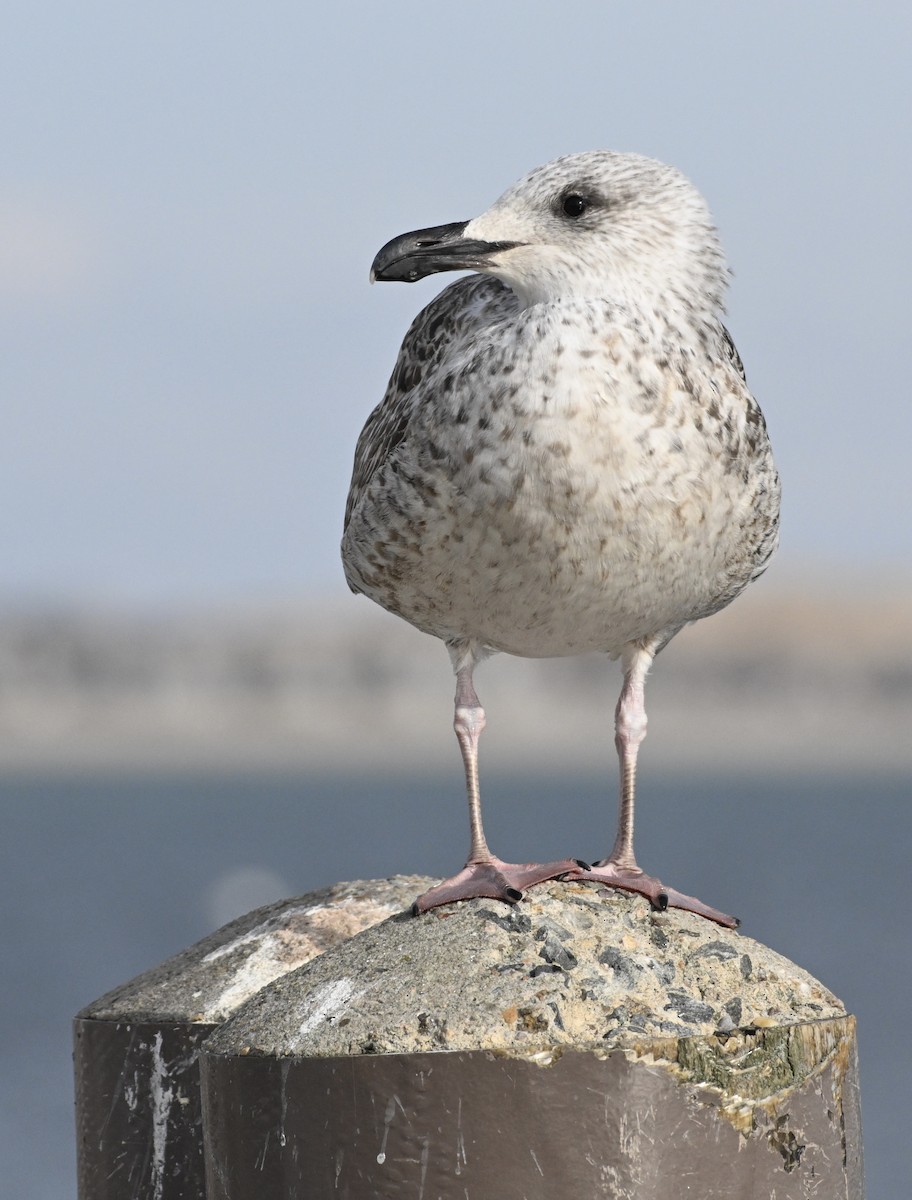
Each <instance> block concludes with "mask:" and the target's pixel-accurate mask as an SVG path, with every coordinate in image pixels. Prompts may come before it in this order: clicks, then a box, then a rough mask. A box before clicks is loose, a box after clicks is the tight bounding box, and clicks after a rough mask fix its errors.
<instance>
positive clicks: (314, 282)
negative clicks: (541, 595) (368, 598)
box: [0, 0, 912, 605]
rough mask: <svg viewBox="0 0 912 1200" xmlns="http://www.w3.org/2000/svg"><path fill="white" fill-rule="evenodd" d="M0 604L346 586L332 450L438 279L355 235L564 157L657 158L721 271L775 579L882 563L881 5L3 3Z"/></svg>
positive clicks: (908, 430)
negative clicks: (600, 151)
mask: <svg viewBox="0 0 912 1200" xmlns="http://www.w3.org/2000/svg"><path fill="white" fill-rule="evenodd" d="M4 25H5V34H4V38H3V44H2V46H0V129H2V137H0V144H2V145H3V147H4V150H3V161H2V163H0V394H2V396H3V411H4V422H3V424H4V435H3V437H2V438H0V603H19V602H23V601H30V600H35V601H41V602H45V603H46V602H55V601H61V602H66V601H68V600H71V599H87V600H97V601H103V602H113V603H124V602H127V603H137V604H144V605H156V604H173V603H181V602H185V601H200V600H202V601H209V600H228V601H231V600H248V599H256V598H267V597H268V598H276V597H286V596H300V595H305V594H307V593H311V592H313V593H319V594H322V595H328V596H338V597H339V598H340V600H341V598H342V597H343V596H346V595H347V592H346V590H345V585H344V582H343V580H342V576H341V570H340V567H339V565H338V556H337V544H338V537H339V532H340V524H341V514H342V508H343V505H344V498H345V492H346V489H347V485H348V477H349V472H350V467H351V457H352V451H353V446H354V441H355V438H356V436H357V433H358V430H359V429H360V427H361V424H362V423H363V420H364V418H365V417H366V416H367V413H368V412H369V410H370V409H371V408H372V407H373V405H374V404H375V403H376V402H377V401H378V400H379V398H380V396H381V394H382V391H383V388H384V386H385V382H386V379H387V376H388V374H389V371H390V369H391V366H392V362H393V359H394V356H395V352H396V350H397V348H398V345H399V341H400V339H401V337H402V334H403V332H404V330H405V328H406V326H407V324H408V322H409V321H410V319H411V317H412V316H413V315H414V313H415V312H416V311H417V310H418V309H419V307H421V306H422V305H423V304H424V303H426V302H427V301H428V300H429V299H430V298H431V297H432V296H433V295H434V294H435V292H436V291H437V290H438V289H439V286H440V283H441V281H440V280H434V279H430V280H426V281H424V282H422V283H421V284H418V285H415V286H414V287H404V286H394V285H389V286H377V287H374V288H370V287H369V286H368V283H367V273H368V268H369V265H370V262H371V259H372V257H373V255H374V253H375V251H376V250H377V249H378V248H379V247H380V245H381V244H382V243H383V242H385V241H386V240H387V239H388V238H390V237H391V236H393V235H394V234H397V233H400V232H402V231H404V230H407V229H411V228H415V227H418V226H422V225H429V224H436V223H439V222H443V221H449V220H457V219H465V218H467V217H470V216H472V215H474V214H476V213H478V212H480V211H482V209H484V208H485V207H486V206H487V205H488V204H489V203H490V202H491V201H492V200H493V199H494V198H495V197H496V196H497V195H499V194H500V192H501V191H503V190H504V188H505V187H506V186H507V185H508V184H510V183H512V182H513V181H514V180H515V179H516V178H518V177H519V176H520V175H522V174H523V173H524V172H525V171H527V170H528V169H530V168H531V167H533V166H536V165H538V164H539V163H542V162H545V161H547V160H548V159H550V158H553V157H555V156H556V155H558V154H562V153H567V152H571V151H577V150H584V149H591V148H596V147H610V148H615V149H625V150H638V151H641V152H644V153H647V154H652V155H655V156H656V157H659V158H664V159H666V160H667V161H670V162H673V163H674V164H675V165H676V166H678V167H680V168H681V169H682V170H684V172H685V173H686V174H688V175H689V176H690V177H691V178H692V179H693V180H694V181H695V182H696V183H697V184H698V186H699V187H700V188H701V190H702V191H703V192H704V193H705V194H706V196H707V197H708V199H709V202H710V205H711V207H712V209H713V211H714V213H715V215H716V219H717V221H718V224H719V226H720V229H721V232H722V237H723V242H724V245H725V247H726V250H727V253H728V256H729V259H730V261H731V264H732V266H733V268H734V271H735V279H734V283H733V288H732V292H731V296H730V305H729V309H730V319H729V325H730V327H731V329H732V332H733V334H734V336H735V339H736V341H737V344H738V346H739V349H740V350H741V354H742V356H743V358H744V360H745V364H746V367H747V372H748V378H749V380H750V382H751V384H752V386H753V389H754V391H755V392H756V394H757V396H758V398H759V399H760V402H761V404H762V406H763V408H764V411H765V412H766V415H767V419H768V421H769V425H770V429H771V433H772V435H773V439H774V445H775V448H776V452H777V458H778V460H779V464H780V469H781V471H782V474H783V478H784V488H785V492H784V504H785V508H784V525H783V546H782V550H781V554H780V561H779V564H778V569H779V570H780V571H781V572H783V573H785V572H788V571H790V570H806V569H808V568H814V567H816V566H826V567H833V566H835V567H837V568H840V569H842V568H845V569H848V570H850V571H852V572H853V573H865V572H870V571H875V570H880V569H882V568H885V567H888V568H893V569H897V568H899V569H904V568H906V567H907V565H908V563H909V561H910V557H912V521H910V519H909V510H910V499H912V486H910V470H909V462H908V459H909V446H910V443H912V437H910V435H912V419H910V407H912V406H910V401H909V397H908V394H907V393H908V385H907V377H906V372H905V366H906V357H907V353H908V350H907V345H908V336H907V334H906V325H907V322H908V308H909V286H908V273H909V263H910V258H912V255H910V234H909V224H910V219H909V213H910V211H912V187H910V182H912V178H910V177H912V168H910V155H909V146H910V136H909V135H910V112H912V104H910V99H912V97H910V92H912V88H910V84H909V69H908V63H909V57H910V50H912V38H910V32H912V17H910V10H909V9H908V7H906V6H903V5H901V4H898V3H897V4H878V3H873V4H865V5H862V4H860V3H858V4H844V3H822V2H819V3H813V2H811V3H805V4H795V3H780V2H773V3H765V4H764V5H762V6H758V5H755V4H747V3H742V2H740V0H738V2H736V3H731V2H729V3H725V2H722V0H719V2H713V3H705V2H701V0H695V2H689V3H687V4H679V5H671V4H658V3H647V4H643V3H639V4H636V3H633V2H627V3H610V2H604V0H602V2H600V3H591V2H589V0H582V2H580V3H577V4H574V5H556V4H553V3H547V4H546V3H537V2H526V3H522V4H520V3H509V4H508V3H487V4H482V3H476V2H475V0H467V2H464V3H461V4H460V5H459V6H458V7H457V8H455V9H454V8H453V7H452V6H431V5H427V4H424V5H419V4H412V3H396V2H395V0H394V2H390V3H386V4H384V5H382V6H381V5H366V4H364V5H351V4H349V5H340V6H336V7H334V8H330V7H328V6H319V7H318V6H304V5H301V4H300V3H295V4H292V3H286V2H285V0H278V2H274V3H266V4H263V5H261V6H258V7H256V8H255V9H254V8H253V6H239V5H234V4H230V3H226V2H225V0H222V2H221V3H212V2H208V0H202V2H195V3H193V4H190V5H188V4H186V3H183V4H176V3H171V2H165V3H159V4H157V5H154V6H152V5H148V4H144V5H139V4H135V3H124V2H123V0H120V2H119V3H98V2H92V0H83V2H82V3H80V4H78V5H77V4H66V3H62V2H59V3H57V4H53V5H52V4H41V3H31V4H25V3H23V2H22V0H17V2H14V3H13V4H12V6H11V9H10V10H9V11H8V15H7V17H6V19H5V22H4Z"/></svg>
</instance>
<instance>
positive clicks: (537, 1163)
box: [529, 1148, 545, 1179]
mask: <svg viewBox="0 0 912 1200" xmlns="http://www.w3.org/2000/svg"><path fill="white" fill-rule="evenodd" d="M529 1153H530V1154H531V1155H532V1161H533V1162H534V1163H535V1166H536V1167H537V1168H538V1173H539V1175H541V1177H542V1179H544V1177H545V1173H544V1171H543V1170H542V1169H541V1163H540V1162H539V1161H538V1159H537V1158H536V1157H535V1151H534V1150H532V1149H531V1148H530V1149H529Z"/></svg>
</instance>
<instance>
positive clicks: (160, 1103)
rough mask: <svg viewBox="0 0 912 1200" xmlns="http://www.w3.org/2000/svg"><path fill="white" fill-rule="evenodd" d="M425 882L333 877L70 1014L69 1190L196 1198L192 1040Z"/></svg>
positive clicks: (88, 1197) (159, 1199)
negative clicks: (72, 1147)
mask: <svg viewBox="0 0 912 1200" xmlns="http://www.w3.org/2000/svg"><path fill="white" fill-rule="evenodd" d="M432 882H433V881H432V880H429V879H427V878H425V877H423V876H422V877H417V876H397V877H395V878H393V879H388V880H371V881H368V882H358V883H341V884H336V885H335V886H333V887H331V888H325V889H323V890H321V891H316V892H311V893H309V894H308V895H304V896H299V897H297V898H296V899H293V900H283V901H280V902H279V903H276V904H272V905H269V906H267V907H265V908H259V909H257V910H255V911H254V912H251V913H248V914H247V915H246V916H244V917H241V918H239V919H238V920H236V921H232V922H231V923H230V924H229V925H226V926H224V928H222V929H220V930H218V932H217V933H214V934H212V935H211V936H210V937H207V938H205V939H204V940H203V941H201V942H198V943H197V944H196V945H195V946H191V947H190V948H189V949H188V950H185V951H183V952H182V953H181V954H178V955H176V956H175V957H174V958H171V959H169V960H168V961H167V962H164V963H162V964H161V965H160V966H158V967H155V968H153V969H152V970H150V971H146V972H144V973H143V974H142V975H139V976H137V977H136V978H135V979H133V980H131V981H130V982H129V983H125V984H123V985H122V986H121V987H119V988H115V989H114V991H112V992H108V993H107V994H106V995H104V996H102V997H101V998H100V999H99V1000H96V1001H95V1002H94V1003H93V1004H90V1005H88V1006H87V1007H86V1008H84V1009H83V1010H82V1012H80V1013H79V1015H78V1016H77V1017H76V1019H75V1022H74V1039H75V1071H76V1124H77V1157H78V1170H79V1198H80V1200H203V1198H204V1197H205V1195H206V1189H205V1178H204V1167H203V1162H204V1158H203V1131H202V1125H201V1104H200V1087H199V1064H198V1053H199V1048H200V1046H201V1045H202V1044H203V1042H204V1041H205V1039H206V1038H207V1037H208V1036H209V1035H210V1034H211V1033H212V1031H213V1030H214V1029H217V1028H218V1026H219V1025H220V1024H221V1023H222V1022H223V1021H225V1020H226V1019H227V1018H228V1017H229V1016H231V1014H232V1013H233V1012H235V1011H236V1010H237V1009H238V1008H239V1007H240V1006H241V1005H242V1004H243V1003H244V1002H245V1001H246V1000H248V999H249V998H250V997H251V996H252V995H254V994H255V993H256V992H257V991H258V989H260V988H261V987H263V986H265V985H266V984H268V983H269V982H271V981H272V980H273V979H276V978H278V977H279V976H281V975H283V974H284V973H286V972H287V971H291V970H293V969H295V968H296V967H299V966H301V965H302V964H303V963H306V962H309V961H310V960H311V959H312V958H314V957H316V956H317V955H319V954H322V953H323V951H324V950H326V949H327V948H328V947H330V946H333V945H335V944H336V943H338V942H339V941H343V940H344V939H345V938H348V937H351V936H352V934H355V933H358V932H359V931H360V930H362V929H365V928H367V927H368V926H370V925H372V924H375V923H376V922H378V921H382V920H384V919H385V918H386V917H388V916H389V915H390V914H391V913H394V912H398V911H400V910H401V909H402V908H403V907H405V906H407V905H408V904H409V903H410V902H411V900H412V898H413V897H414V895H415V893H416V891H421V890H423V889H425V888H427V887H428V886H429V885H430V884H431V883H432Z"/></svg>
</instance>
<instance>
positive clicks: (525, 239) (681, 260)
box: [371, 150, 727, 316]
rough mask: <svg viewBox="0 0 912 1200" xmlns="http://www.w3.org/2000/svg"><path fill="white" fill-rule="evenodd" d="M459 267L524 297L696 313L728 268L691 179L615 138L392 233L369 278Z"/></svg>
mask: <svg viewBox="0 0 912 1200" xmlns="http://www.w3.org/2000/svg"><path fill="white" fill-rule="evenodd" d="M461 270H473V271H483V272H485V273H486V274H489V275H494V276H496V277H497V278H498V279H500V280H502V281H503V282H504V283H505V284H507V286H508V287H510V288H512V289H513V291H514V292H516V294H517V296H518V297H519V298H520V300H521V302H522V303H523V305H525V306H528V305H530V304H538V303H542V302H544V303H547V302H549V301H556V300H561V299H591V298H601V299H613V300H617V301H619V302H623V303H632V304H636V305H643V304H644V303H655V304H665V305H667V304H673V305H675V306H676V307H678V306H684V307H685V308H686V309H688V310H689V311H690V312H691V314H692V315H693V316H702V315H710V314H715V313H718V312H719V310H720V309H721V306H722V297H723V294H724V291H725V285H726V280H727V270H726V267H725V260H724V258H723V255H722V250H721V247H720V245H719V240H718V237H717V235H716V231H715V228H714V226H713V222H712V218H711V216H710V214H709V210H708V209H707V206H706V202H705V201H704V200H703V197H702V196H701V195H700V193H699V192H698V191H697V189H696V188H695V187H694V186H693V184H691V183H690V182H689V181H688V180H687V179H686V178H685V177H684V176H683V175H682V174H681V173H680V172H679V171H676V170H675V169H674V168H673V167H669V166H666V165H665V164H664V163H660V162H657V161H656V160H655V159H651V158H644V157H643V156H642V155H639V154H618V153H614V152H612V151H608V150H593V151H590V152H588V153H585V154H571V155H567V156H566V157H564V158H558V159H555V160H554V162H550V163H547V164H546V165H545V166H543V167H538V168H537V169H536V170H534V171H531V172H530V173H529V174H528V175H526V176H525V178H523V179H521V180H520V181H519V182H518V183H515V184H514V185H513V186H512V187H511V188H509V189H508V190H507V191H506V192H504V194H503V195H502V196H501V197H500V199H499V200H497V201H495V203H494V204H492V205H491V207H490V208H489V209H488V210H487V211H486V212H484V213H482V214H481V216H479V217H475V218H474V219H473V220H471V221H463V222H457V223H455V224H452V225H438V226H435V227H433V228H431V229H421V230H417V231H416V232H414V233H407V234H403V235H402V236H401V237H398V238H394V239H393V241H391V242H388V243H387V244H386V245H385V246H384V247H383V249H382V250H381V251H380V253H379V254H378V255H377V257H376V258H375V260H374V265H373V268H372V271H371V278H372V279H381V280H383V279H396V280H405V281H408V282H411V281H413V280H415V279H421V278H423V277H424V276H425V275H430V274H432V273H433V272H437V271H461Z"/></svg>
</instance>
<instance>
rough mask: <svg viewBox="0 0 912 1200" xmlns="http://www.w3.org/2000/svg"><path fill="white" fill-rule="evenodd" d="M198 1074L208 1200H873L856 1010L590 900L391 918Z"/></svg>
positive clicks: (335, 951) (463, 907)
mask: <svg viewBox="0 0 912 1200" xmlns="http://www.w3.org/2000/svg"><path fill="white" fill-rule="evenodd" d="M201 1070H202V1094H203V1118H204V1126H205V1155H206V1172H207V1181H208V1197H209V1200H251V1198H253V1197H256V1198H257V1200H291V1198H292V1197H294V1198H295V1200H301V1198H304V1197H314V1198H322V1197H327V1198H328V1197H337V1196H338V1197H340V1198H341V1200H373V1198H375V1197H383V1198H384V1200H398V1198H400V1197H402V1198H403V1200H404V1198H405V1197H416V1196H422V1197H425V1198H426V1200H438V1198H442V1200H462V1198H463V1197H468V1198H473V1200H474V1198H477V1200H487V1198H488V1197H491V1196H495V1195H496V1196H497V1197H498V1200H553V1197H554V1196H556V1195H560V1194H568V1195H579V1196H586V1197H597V1196H606V1197H612V1198H614V1200H625V1198H627V1197H630V1198H633V1197H636V1200H679V1198H680V1197H682V1196H688V1195H692V1196H694V1197H699V1198H700V1200H714V1198H718V1200H722V1197H725V1198H726V1200H760V1198H761V1197H762V1200H769V1197H770V1196H775V1197H776V1198H777V1200H793V1198H794V1200H798V1198H799V1197H801V1198H802V1200H803V1198H804V1197H807V1196H810V1195H820V1196H826V1197H827V1198H828V1200H837V1198H839V1200H842V1198H843V1197H844V1198H846V1200H861V1197H862V1196H863V1186H864V1185H863V1177H862V1156H861V1128H860V1118H859V1106H858V1076H857V1061H856V1051H855V1026H854V1020H853V1018H852V1017H851V1016H849V1015H848V1014H846V1012H845V1010H844V1008H843V1006H842V1005H841V1003H840V1002H839V1001H838V1000H837V999H836V998H835V997H834V996H833V995H832V994H831V993H830V992H828V991H827V989H826V988H825V987H824V986H823V985H822V984H820V983H819V982H818V981H817V980H815V979H813V978H812V977H811V976H810V975H808V974H807V972H805V971H803V970H802V969H801V968H800V967H797V966H795V965H794V964H793V963H790V962H789V961H788V960H786V959H784V958H782V957H781V956H780V955H778V954H776V953H775V952H773V951H771V950H769V949H767V948H766V947H764V946H762V945H760V944H759V943H757V942H754V941H752V940H751V939H750V938H747V937H743V936H741V935H739V934H737V933H733V932H730V931H727V930H720V929H719V927H717V926H715V925H712V924H710V923H709V922H707V921H705V920H702V919H701V918H699V917H695V916H693V915H692V914H689V913H682V912H678V911H668V912H665V913H656V912H653V910H651V909H650V907H649V906H648V904H647V903H646V902H645V901H643V900H642V899H641V898H639V897H634V896H628V895H624V894H621V893H618V892H606V891H604V890H602V889H598V888H597V887H595V886H594V885H588V884H577V885H573V884H561V883H553V884H547V885H544V886H542V887H538V888H535V889H533V890H531V891H530V892H529V893H528V894H527V898H526V900H525V901H524V902H523V903H522V904H520V905H518V906H516V907H515V908H512V909H509V908H506V907H504V906H503V905H499V904H496V903H494V902H491V901H485V900H474V901H469V902H465V903H462V904H460V905H456V906H451V907H448V908H444V909H440V910H437V911H435V912H434V913H431V914H428V915H426V916H425V917H422V918H418V919H416V918H413V917H411V916H410V915H408V914H401V915H398V916H395V917H392V918H390V919H388V920H387V921H385V922H383V923H382V924H380V925H377V926H374V927H372V928H370V929H368V930H366V931H365V932H363V933H361V934H359V935H357V936H356V937H354V938H352V939H350V940H348V941H346V942H344V943H340V944H338V945H337V946H335V947H334V948H332V949H331V950H329V951H328V952H327V953H326V954H325V955H323V956H322V957H320V958H319V959H316V960H314V961H312V962H310V963H309V964H308V965H306V966H304V967H302V968H300V969H298V970H296V971H293V972H291V973H289V974H287V975H284V976H283V977H282V978H281V979H279V980H277V981H275V982H274V983H273V984H272V985H270V986H269V987H267V988H266V989H264V990H262V991H260V992H258V993H257V994H256V995H255V996H253V997H252V998H251V999H250V1000H249V1001H248V1002H247V1003H246V1004H244V1005H243V1006H242V1007H241V1008H239V1009H238V1010H237V1012H236V1013H235V1014H234V1015H233V1016H232V1017H231V1019H230V1020H228V1021H227V1022H225V1023H224V1024H223V1025H222V1026H221V1027H220V1028H219V1029H218V1030H217V1031H216V1032H214V1033H213V1034H212V1035H211V1036H210V1037H209V1038H208V1039H207V1040H206V1042H205V1044H204V1046H203V1048H202V1052H201Z"/></svg>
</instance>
